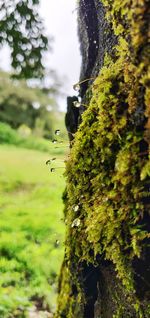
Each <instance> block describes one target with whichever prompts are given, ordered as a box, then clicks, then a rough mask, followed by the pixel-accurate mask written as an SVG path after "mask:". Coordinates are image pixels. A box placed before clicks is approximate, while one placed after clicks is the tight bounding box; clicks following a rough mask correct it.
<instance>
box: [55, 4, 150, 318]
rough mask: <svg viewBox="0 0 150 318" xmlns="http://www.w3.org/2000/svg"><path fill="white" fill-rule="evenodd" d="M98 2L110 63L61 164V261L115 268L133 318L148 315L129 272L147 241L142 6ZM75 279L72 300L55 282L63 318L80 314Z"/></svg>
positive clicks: (148, 127) (147, 93)
mask: <svg viewBox="0 0 150 318" xmlns="http://www.w3.org/2000/svg"><path fill="white" fill-rule="evenodd" d="M102 2H103V3H104V5H105V6H106V7H107V18H108V19H111V22H112V25H113V30H114V33H115V34H116V35H117V36H118V45H117V46H116V56H115V59H114V60H111V58H110V57H109V56H108V55H106V56H105V60H104V66H103V68H102V69H101V70H100V74H99V76H98V77H97V78H96V80H95V81H94V83H93V85H92V87H91V89H92V97H91V100H90V102H89V105H88V108H87V109H86V111H85V112H84V114H83V115H82V123H81V124H80V126H79V129H78V131H77V133H76V136H75V140H74V145H73V147H72V149H71V153H70V158H69V160H68V162H67V164H66V177H67V194H68V199H67V203H66V211H67V212H66V219H67V238H66V260H67V264H69V265H67V266H68V268H69V272H70V274H69V275H72V273H73V271H72V268H71V266H72V265H70V264H74V266H78V265H77V264H79V263H80V262H83V261H86V262H87V263H92V264H95V265H96V264H97V257H98V255H103V257H104V258H105V259H106V260H109V261H111V262H112V263H113V264H114V265H115V269H116V272H117V275H118V278H119V279H120V282H121V283H122V285H123V286H124V289H125V292H126V293H127V295H128V296H129V302H130V303H131V305H132V306H133V307H134V309H135V310H136V317H148V316H149V313H146V309H143V308H142V304H141V303H140V301H139V300H138V299H137V296H136V290H135V284H134V272H133V268H132V261H133V259H134V258H135V257H138V258H140V256H141V253H142V249H143V246H144V243H143V242H145V240H146V239H147V238H149V236H150V235H149V233H148V231H147V229H146V228H145V227H144V225H143V226H142V225H141V220H142V218H143V217H144V213H145V206H144V203H143V200H142V199H143V197H145V196H146V195H148V193H147V194H146V193H145V179H146V177H147V176H149V175H150V161H149V160H150V158H149V157H148V144H147V149H146V151H145V150H144V151H145V153H144V155H143V153H142V150H141V148H142V147H141V145H142V144H143V141H144V140H146V142H147V143H149V142H150V140H149V135H150V121H149V119H148V118H149V116H150V108H149V105H150V103H149V101H150V88H149V83H150V72H149V71H148V63H149V58H148V56H149V52H148V47H147V39H148V36H147V25H146V23H147V17H146V14H147V10H148V2H147V1H146V0H145V1H144V0H142V1H138V0H136V1H134V2H133V1H127V0H124V1H122V2H121V4H120V1H119V0H114V1H107V0H103V1H102ZM127 26H128V28H127ZM143 114H144V115H143ZM142 116H143V117H142ZM144 125H145V129H142V128H141V127H144ZM74 220H77V221H78V222H74ZM64 275H65V274H64ZM79 277H80V276H79V273H78V271H77V269H76V270H75V276H74V277H73V278H71V280H73V281H74V284H76V286H77V291H78V292H77V295H76V296H74V293H72V291H69V289H68V288H71V290H72V287H71V284H70V278H69V277H68V278H67V275H65V279H66V282H65V283H64V281H63V279H62V288H61V292H60V296H59V313H60V312H61V311H63V310H64V307H65V308H68V306H69V309H67V313H66V315H65V316H64V317H67V318H68V317H69V318H71V317H79V316H80V317H82V314H80V315H77V314H75V313H73V308H74V306H75V304H77V303H78V304H84V291H83V289H82V281H81V280H80V279H79ZM68 286H70V287H68ZM65 295H67V296H65ZM68 295H69V296H68ZM65 297H67V298H66V299H65ZM68 297H69V298H68ZM79 307H80V306H79ZM145 307H146V306H145ZM145 307H144V308H145ZM143 310H144V313H143ZM122 312H123V309H122V307H120V306H119V305H118V309H117V310H116V312H114V315H113V317H117V318H119V317H122V316H123V314H122ZM58 317H63V316H61V315H60V314H58ZM129 317H130V315H129Z"/></svg>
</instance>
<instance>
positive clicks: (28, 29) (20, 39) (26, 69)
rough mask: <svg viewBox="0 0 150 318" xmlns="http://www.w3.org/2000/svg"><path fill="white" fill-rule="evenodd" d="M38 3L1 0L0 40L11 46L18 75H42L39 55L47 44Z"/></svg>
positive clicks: (33, 1)
mask: <svg viewBox="0 0 150 318" xmlns="http://www.w3.org/2000/svg"><path fill="white" fill-rule="evenodd" d="M38 4H39V0H21V1H18V0H7V1H5V0H1V4H0V44H1V45H3V44H6V43H7V44H8V45H9V47H10V48H11V59H12V67H13V69H15V74H14V75H15V76H16V77H19V78H20V77H23V78H26V79H27V78H41V77H43V75H44V66H43V64H42V55H43V53H44V52H45V51H46V50H47V49H48V48H49V49H50V46H49V44H48V43H49V41H48V39H47V37H46V36H45V30H44V26H43V22H42V19H41V17H40V16H39V13H38V10H37V5H38Z"/></svg>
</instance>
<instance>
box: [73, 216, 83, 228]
mask: <svg viewBox="0 0 150 318" xmlns="http://www.w3.org/2000/svg"><path fill="white" fill-rule="evenodd" d="M80 223H81V221H80V219H78V218H77V219H75V220H74V221H73V222H72V224H71V227H78V226H79V225H80Z"/></svg>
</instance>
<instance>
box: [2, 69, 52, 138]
mask: <svg viewBox="0 0 150 318" xmlns="http://www.w3.org/2000/svg"><path fill="white" fill-rule="evenodd" d="M56 85H57V84H56V83H54V84H53V86H52V87H50V88H49V89H45V88H44V87H41V88H39V87H37V86H34V87H30V86H29V85H28V84H27V82H26V81H24V80H20V81H17V80H15V81H14V80H12V79H11V78H10V74H9V73H6V72H3V71H1V72H0V121H2V122H5V123H8V124H9V125H10V126H11V127H12V128H19V127H20V126H21V125H26V126H27V127H29V128H30V129H32V130H33V131H34V132H35V134H36V135H37V136H40V137H45V138H50V137H51V138H52V135H53V122H54V121H55V120H56V121H57V119H56V116H55V115H54V111H57V109H58V107H57V103H56V95H57V94H58V90H57V88H55V87H56ZM54 88H55V89H54Z"/></svg>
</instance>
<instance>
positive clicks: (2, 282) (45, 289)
mask: <svg viewBox="0 0 150 318" xmlns="http://www.w3.org/2000/svg"><path fill="white" fill-rule="evenodd" d="M0 153H1V155H0V255H1V258H0V274H1V275H0V317H3V318H10V317H13V318H14V317H19V318H21V317H29V312H30V308H31V307H33V306H35V307H36V308H37V309H38V310H47V311H54V310H55V304H56V295H57V277H58V273H59V270H60V265H61V262H62V258H63V239H64V223H63V220H62V218H63V212H62V211H63V204H62V200H61V196H62V192H63V189H64V187H65V181H64V178H63V175H62V174H63V168H61V169H58V170H57V169H56V171H55V173H51V172H50V169H49V166H47V165H46V164H45V162H46V160H48V159H49V158H50V157H52V156H53V155H54V154H53V153H52V152H51V153H50V154H48V153H42V152H40V151H36V150H28V149H21V148H17V147H15V146H8V145H7V146H6V145H1V146H0ZM57 159H58V160H57V162H56V164H55V166H61V167H62V166H63V164H62V163H61V160H62V159H63V156H62V155H60V154H59V155H57Z"/></svg>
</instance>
